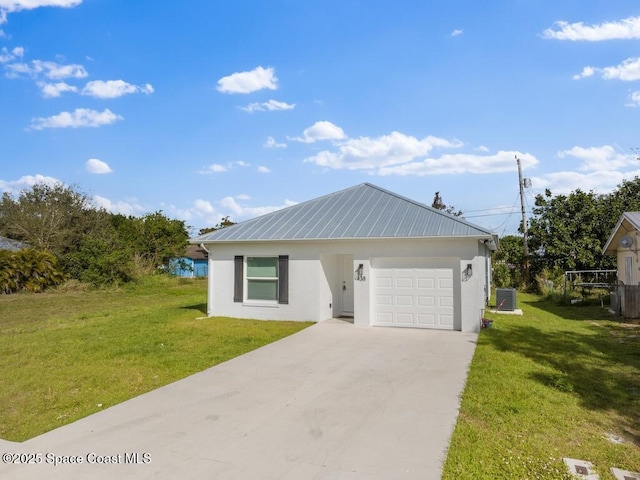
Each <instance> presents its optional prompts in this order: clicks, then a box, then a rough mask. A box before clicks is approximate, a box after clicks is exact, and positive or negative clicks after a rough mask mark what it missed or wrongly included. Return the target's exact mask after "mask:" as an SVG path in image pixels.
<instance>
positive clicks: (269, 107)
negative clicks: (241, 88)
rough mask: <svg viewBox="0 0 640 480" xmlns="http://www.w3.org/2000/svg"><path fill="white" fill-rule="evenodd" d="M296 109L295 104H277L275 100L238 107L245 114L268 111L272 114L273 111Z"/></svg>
mask: <svg viewBox="0 0 640 480" xmlns="http://www.w3.org/2000/svg"><path fill="white" fill-rule="evenodd" d="M294 108H296V104H295V103H286V102H279V101H277V100H269V101H268V102H264V103H258V102H255V103H250V104H249V105H247V106H246V107H240V110H244V111H245V112H249V113H253V112H265V111H270V112H273V111H275V110H293V109H294Z"/></svg>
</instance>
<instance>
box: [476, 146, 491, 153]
mask: <svg viewBox="0 0 640 480" xmlns="http://www.w3.org/2000/svg"><path fill="white" fill-rule="evenodd" d="M476 150H477V151H479V152H483V153H489V147H486V146H484V145H480V146H479V147H476Z"/></svg>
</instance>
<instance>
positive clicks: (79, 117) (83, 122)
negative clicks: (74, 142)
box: [30, 108, 123, 130]
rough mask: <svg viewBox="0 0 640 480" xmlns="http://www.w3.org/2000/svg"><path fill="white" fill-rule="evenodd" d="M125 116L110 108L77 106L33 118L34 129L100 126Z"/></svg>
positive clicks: (32, 127) (32, 125) (32, 126)
mask: <svg viewBox="0 0 640 480" xmlns="http://www.w3.org/2000/svg"><path fill="white" fill-rule="evenodd" d="M122 118H123V117H121V116H120V115H116V114H115V113H113V112H112V111H111V110H109V109H108V108H107V109H106V110H104V111H102V112H98V111H96V110H90V109H87V108H76V109H75V110H74V111H73V112H60V113H59V114H58V115H53V116H52V117H46V118H44V117H39V118H34V119H32V120H31V127H30V128H31V129H32V130H43V129H45V128H78V127H99V126H101V125H110V124H112V123H115V122H117V121H118V120H122Z"/></svg>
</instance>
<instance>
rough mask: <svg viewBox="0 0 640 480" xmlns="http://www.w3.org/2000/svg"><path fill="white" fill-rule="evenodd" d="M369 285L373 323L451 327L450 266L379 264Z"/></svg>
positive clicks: (452, 309)
mask: <svg viewBox="0 0 640 480" xmlns="http://www.w3.org/2000/svg"><path fill="white" fill-rule="evenodd" d="M420 260H422V259H420ZM402 263H406V262H402ZM416 263H421V262H416ZM373 288H374V292H373V295H374V304H375V308H374V324H375V325H382V326H384V325H388V326H399V327H421V328H440V329H448V330H452V329H453V318H454V296H453V269H452V268H445V267H437V268H436V267H434V268H429V267H407V266H404V265H402V266H400V267H398V266H380V267H378V268H376V269H375V276H374V285H373Z"/></svg>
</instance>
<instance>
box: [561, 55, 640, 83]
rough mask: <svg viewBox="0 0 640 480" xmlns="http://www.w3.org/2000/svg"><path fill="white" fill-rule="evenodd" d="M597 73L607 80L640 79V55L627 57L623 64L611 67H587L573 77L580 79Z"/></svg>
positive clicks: (629, 80) (627, 80)
mask: <svg viewBox="0 0 640 480" xmlns="http://www.w3.org/2000/svg"><path fill="white" fill-rule="evenodd" d="M595 73H599V74H601V75H602V78H604V79H605V80H622V81H625V82H631V81H634V80H640V57H633V58H627V59H626V60H625V61H623V62H622V63H621V64H619V65H615V66H611V67H604V68H596V67H585V68H584V69H583V70H582V73H580V74H578V75H574V76H573V79H574V80H580V79H581V78H585V77H591V76H592V75H594V74H595Z"/></svg>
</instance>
